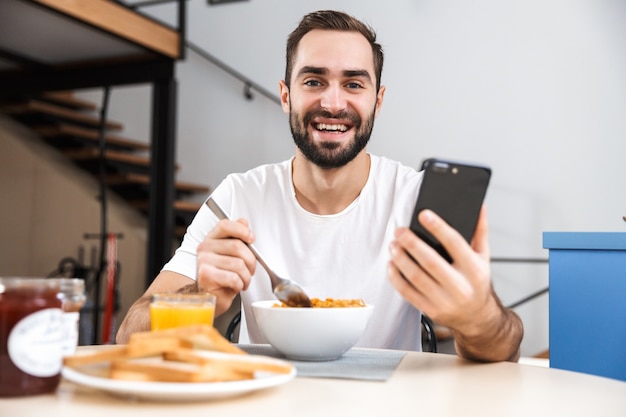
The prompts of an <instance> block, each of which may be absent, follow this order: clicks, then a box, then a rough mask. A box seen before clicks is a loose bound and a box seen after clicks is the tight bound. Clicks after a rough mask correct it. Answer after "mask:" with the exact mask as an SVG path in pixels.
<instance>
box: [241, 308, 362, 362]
mask: <svg viewBox="0 0 626 417" xmlns="http://www.w3.org/2000/svg"><path fill="white" fill-rule="evenodd" d="M277 303H279V301H277V300H266V301H257V302H254V303H252V311H253V312H254V317H255V319H256V322H257V325H258V326H259V329H260V331H261V332H262V333H263V335H264V336H265V338H266V339H267V341H268V342H269V343H270V344H271V345H272V346H273V347H274V349H276V350H277V351H279V352H280V353H282V354H283V355H285V356H286V357H287V358H290V359H295V360H301V361H328V360H333V359H337V358H339V357H340V356H341V355H343V354H344V353H345V352H347V351H348V350H349V349H350V348H351V347H352V346H354V344H355V343H356V342H357V341H358V340H359V338H360V337H361V334H363V331H364V330H365V327H366V326H367V323H368V322H369V320H370V317H371V316H372V311H373V310H374V306H370V305H367V306H364V307H333V308H319V307H316V308H293V307H284V308H277V307H273V306H274V305H275V304H277Z"/></svg>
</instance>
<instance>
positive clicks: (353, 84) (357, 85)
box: [346, 83, 362, 89]
mask: <svg viewBox="0 0 626 417" xmlns="http://www.w3.org/2000/svg"><path fill="white" fill-rule="evenodd" d="M346 87H348V88H350V89H358V88H362V87H361V84H359V83H348V84H346Z"/></svg>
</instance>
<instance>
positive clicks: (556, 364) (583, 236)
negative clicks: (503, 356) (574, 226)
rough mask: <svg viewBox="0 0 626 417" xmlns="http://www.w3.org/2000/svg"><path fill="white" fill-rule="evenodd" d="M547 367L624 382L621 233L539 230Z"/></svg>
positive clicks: (625, 274)
mask: <svg viewBox="0 0 626 417" xmlns="http://www.w3.org/2000/svg"><path fill="white" fill-rule="evenodd" d="M543 247H544V248H546V249H549V258H550V263H549V274H550V303H549V311H550V367H551V368H558V369H566V370H570V371H576V372H583V373H587V374H593V375H599V376H604V377H608V378H614V379H619V380H622V381H626V233H610V232H609V233H600V232H544V234H543Z"/></svg>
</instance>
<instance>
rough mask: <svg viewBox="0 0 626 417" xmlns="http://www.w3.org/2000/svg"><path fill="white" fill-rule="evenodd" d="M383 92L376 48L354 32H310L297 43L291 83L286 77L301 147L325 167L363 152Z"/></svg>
mask: <svg viewBox="0 0 626 417" xmlns="http://www.w3.org/2000/svg"><path fill="white" fill-rule="evenodd" d="M383 94H384V87H381V89H380V91H379V93H378V94H377V92H376V78H375V72H374V58H373V55H372V49H371V47H370V45H369V43H368V42H367V40H366V39H365V38H364V37H363V36H362V35H360V34H358V33H354V32H339V31H327V30H313V31H311V32H309V33H307V34H306V35H305V36H304V37H303V38H302V40H301V41H300V44H299V45H298V50H297V53H296V57H295V60H294V65H293V73H292V80H291V88H290V89H288V88H287V87H286V85H285V83H282V82H281V100H282V105H283V110H284V111H285V112H287V113H289V124H290V127H291V133H292V135H293V138H294V141H295V143H296V146H297V147H298V149H299V150H300V152H302V154H303V155H304V156H305V157H306V158H307V159H308V160H310V161H311V162H313V163H314V164H316V165H318V166H320V167H322V168H338V167H341V166H344V165H346V164H347V163H348V162H350V161H352V160H353V159H354V158H355V157H356V156H357V155H358V154H359V153H360V152H361V151H363V149H364V148H365V146H366V145H367V142H368V141H369V138H370V135H371V133H372V128H373V127H374V119H375V117H376V116H377V114H378V111H379V109H380V105H381V104H382V97H383Z"/></svg>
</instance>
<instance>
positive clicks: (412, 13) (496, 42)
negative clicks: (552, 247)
mask: <svg viewBox="0 0 626 417" xmlns="http://www.w3.org/2000/svg"><path fill="white" fill-rule="evenodd" d="M188 3H189V27H188V37H189V39H190V40H191V41H192V42H193V43H195V44H197V45H200V46H201V47H202V48H204V49H206V50H207V51H209V52H210V53H211V54H213V55H215V56H217V57H218V58H219V59H221V60H223V61H224V62H226V63H228V64H229V65H230V66H232V67H233V68H235V69H236V70H237V71H239V72H241V73H243V74H245V75H247V76H248V77H249V78H251V79H252V80H253V81H254V82H256V83H258V84H260V85H262V86H264V87H265V88H266V89H268V90H271V91H275V92H276V94H278V80H279V79H281V78H282V77H283V73H284V46H285V41H286V36H287V34H288V32H290V31H291V30H292V29H293V28H294V27H295V26H296V24H297V22H298V21H299V19H300V18H301V16H302V15H303V14H305V13H307V12H309V11H312V10H316V9H323V8H334V9H340V10H344V11H347V12H349V13H351V14H353V15H355V16H357V17H359V18H361V19H363V20H365V21H366V22H369V23H370V24H371V25H372V26H373V27H374V28H375V29H376V30H377V32H378V35H379V41H380V42H381V43H382V44H383V46H384V48H385V52H386V62H385V70H384V73H383V84H385V85H386V86H387V94H386V97H385V103H384V105H383V109H382V112H381V114H380V116H379V118H378V120H377V122H376V127H375V129H374V135H373V138H372V141H371V145H370V147H369V149H370V151H371V152H373V153H376V154H380V155H384V156H388V157H390V158H393V159H397V160H400V161H402V162H404V163H405V164H407V165H411V166H416V167H417V166H418V165H419V164H420V162H421V160H422V159H424V158H426V157H430V156H443V157H451V158H456V159H464V160H475V161H480V162H484V163H487V164H489V165H491V166H492V168H493V171H494V175H493V179H492V184H491V187H490V190H489V192H488V196H487V205H488V209H489V214H490V226H491V229H490V239H491V245H492V256H494V257H517V258H528V257H542V258H546V257H547V252H546V251H545V250H544V249H543V248H542V232H544V231H626V223H624V222H623V220H622V216H623V215H626V192H624V188H625V187H624V183H625V181H626V163H624V158H625V155H626V117H625V115H626V76H624V74H626V2H624V1H620V0H541V1H540V0H527V1H501V0H481V1H471V2H470V1H463V0H450V1H434V0H433V1H420V0H396V1H394V2H393V5H391V4H390V3H388V2H372V1H362V2H355V1H348V0H344V1H341V0H336V1H312V0H308V1H307V0H304V1H298V2H286V1H279V0H263V1H261V0H251V1H247V2H241V3H234V4H227V5H221V6H212V7H210V6H208V5H207V2H206V1H204V0H191V1H189V2H188ZM174 10H175V9H174V8H173V6H158V7H150V8H146V9H144V11H146V12H149V13H152V14H154V15H155V16H157V17H159V18H161V19H164V20H167V21H171V22H172V23H173V22H175V20H174V18H173V16H175V12H174ZM177 77H178V80H179V89H180V95H179V110H178V148H177V149H178V151H177V152H178V153H177V160H178V162H179V163H180V164H181V170H180V172H179V178H180V179H183V180H188V181H195V182H202V183H207V184H209V185H211V186H215V185H217V184H218V183H219V182H220V180H221V179H222V178H223V177H224V176H225V175H226V174H228V173H229V172H233V171H243V170H246V169H249V168H252V167H254V166H256V165H259V164H261V163H265V162H273V161H278V160H283V159H285V158H287V157H289V156H290V155H291V154H292V153H293V144H292V141H291V138H290V135H289V130H288V126H287V117H286V116H285V115H284V114H283V113H282V111H281V109H280V107H279V106H278V105H277V104H275V103H273V102H271V101H270V100H268V99H266V98H264V97H262V96H261V95H259V94H256V95H255V99H254V100H253V101H246V100H245V99H244V98H243V94H242V91H243V85H242V84H241V83H240V82H238V81H236V80H235V79H234V78H232V77H230V76H228V75H226V74H225V73H223V72H222V71H221V70H219V69H217V68H216V67H215V66H213V65H211V64H209V63H206V62H204V61H202V60H201V59H200V58H198V57H197V56H195V55H194V53H193V52H189V56H188V58H187V60H186V61H185V62H183V63H181V64H180V65H179V67H178V72H177ZM97 94H98V92H97V91H96V92H86V93H85V95H87V96H91V97H93V96H97ZM149 95H150V90H149V89H148V88H147V87H137V88H124V89H117V90H114V91H113V95H112V97H111V103H112V108H111V112H110V114H111V117H113V118H116V119H118V120H123V121H124V123H125V124H126V126H127V129H126V132H125V134H126V133H128V134H129V135H131V136H134V137H135V138H148V137H149V132H148V131H147V129H148V128H149V126H150V124H149V122H148V120H149ZM493 276H494V282H495V285H496V289H497V290H498V291H499V293H500V294H501V296H502V298H503V300H504V302H505V303H506V304H510V303H512V302H514V301H517V300H518V299H521V298H522V297H524V296H525V295H527V294H529V293H532V292H533V291H535V290H538V289H540V288H542V287H544V286H545V285H547V283H548V272H547V266H546V265H523V264H521V265H517V264H494V266H493ZM547 303H548V297H547V296H543V297H541V298H539V299H537V300H535V301H533V302H532V303H530V304H528V305H525V306H523V307H520V308H519V309H517V311H518V313H519V314H520V315H522V317H523V319H524V322H525V326H526V337H525V340H524V344H523V354H525V355H530V354H533V353H536V352H538V351H540V350H543V349H545V348H546V347H547V345H548V304H547ZM581 308H584V306H581Z"/></svg>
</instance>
